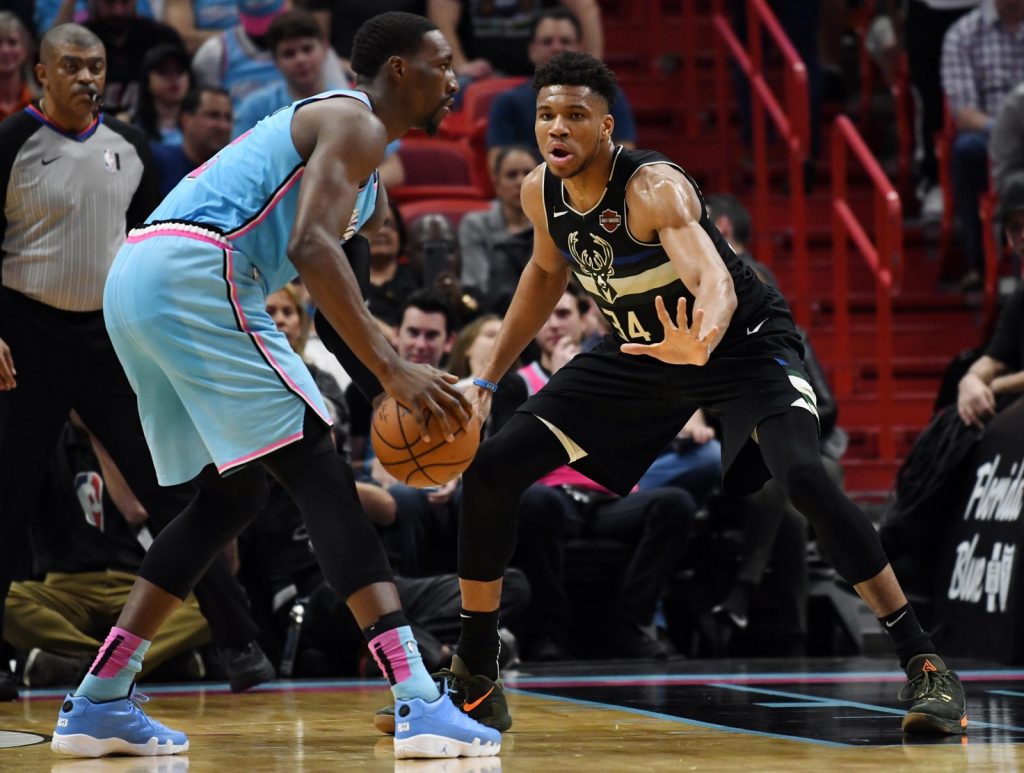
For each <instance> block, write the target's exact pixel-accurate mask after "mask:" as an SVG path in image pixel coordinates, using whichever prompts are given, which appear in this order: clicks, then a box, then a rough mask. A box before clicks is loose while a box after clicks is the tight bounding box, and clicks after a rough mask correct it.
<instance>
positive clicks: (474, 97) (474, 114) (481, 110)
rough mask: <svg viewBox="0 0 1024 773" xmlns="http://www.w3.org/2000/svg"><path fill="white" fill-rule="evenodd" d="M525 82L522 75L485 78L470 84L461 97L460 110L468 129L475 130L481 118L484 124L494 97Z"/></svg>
mask: <svg viewBox="0 0 1024 773" xmlns="http://www.w3.org/2000/svg"><path fill="white" fill-rule="evenodd" d="M525 82H526V78H524V77H516V78H487V79H486V80H482V81H476V82H475V83H472V84H470V85H469V86H468V87H467V88H466V95H465V96H464V97H463V98H462V111H463V112H464V113H465V114H466V125H467V127H468V128H469V130H470V131H477V130H478V129H477V127H478V126H479V124H480V121H481V120H483V121H484V126H486V121H487V116H489V115H490V114H491V103H492V102H494V100H495V98H496V97H497V96H498V95H499V94H502V93H504V92H506V91H508V90H509V89H513V88H515V87H516V86H518V85H520V84H521V83H525Z"/></svg>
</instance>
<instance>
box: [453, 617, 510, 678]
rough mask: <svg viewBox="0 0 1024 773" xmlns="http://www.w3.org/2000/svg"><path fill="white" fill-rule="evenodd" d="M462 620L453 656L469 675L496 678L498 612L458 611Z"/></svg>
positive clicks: (498, 644) (499, 646)
mask: <svg viewBox="0 0 1024 773" xmlns="http://www.w3.org/2000/svg"><path fill="white" fill-rule="evenodd" d="M459 618H460V619H461V620H462V633H461V634H460V636H459V643H458V644H457V645H456V646H455V654H456V655H458V656H459V658H460V659H461V660H462V662H463V663H465V664H466V667H467V668H468V669H469V673H470V674H472V675H473V676H486V677H488V678H489V679H497V678H498V651H499V649H500V648H501V640H500V639H499V638H498V610H497V609H495V610H494V611H493V612H470V611H468V610H465V609H460V610H459Z"/></svg>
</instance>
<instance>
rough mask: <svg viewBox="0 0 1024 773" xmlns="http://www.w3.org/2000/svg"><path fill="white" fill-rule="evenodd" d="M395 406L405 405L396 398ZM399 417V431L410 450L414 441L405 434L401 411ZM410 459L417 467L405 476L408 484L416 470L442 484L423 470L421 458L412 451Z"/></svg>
mask: <svg viewBox="0 0 1024 773" xmlns="http://www.w3.org/2000/svg"><path fill="white" fill-rule="evenodd" d="M395 406H396V407H395V410H400V409H401V408H404V407H405V406H403V405H402V404H401V403H399V402H398V400H395ZM405 410H407V411H408V410H409V409H408V408H406V409H405ZM410 413H411V411H410ZM397 418H398V431H399V432H401V433H402V440H404V441H405V448H406V450H409V449H410V448H411V447H412V443H410V442H409V438H408V437H406V434H405V422H404V421H402V414H401V413H399V414H398V417H397ZM427 421H428V423H429V421H430V419H429V418H428V419H427ZM422 437H423V436H422V435H421V436H420V438H422ZM409 461H411V462H412V463H413V464H415V465H416V469H415V470H412V472H410V473H409V474H408V475H406V476H405V481H404V482H405V484H406V485H408V484H409V479H410V477H411V476H412V475H413V473H416V472H420V473H422V474H423V477H424V478H426V479H427V480H429V481H430V482H431V483H433V484H434V485H435V486H437V485H440V484H439V483H438V482H437V481H436V480H434V479H433V478H431V477H430V476H429V475H427V473H426V472H425V471H424V470H423V466H422V465H421V464H420V463H419V460H418V459H417V458H416V457H415V455H413V454H412V453H411V452H410V454H409Z"/></svg>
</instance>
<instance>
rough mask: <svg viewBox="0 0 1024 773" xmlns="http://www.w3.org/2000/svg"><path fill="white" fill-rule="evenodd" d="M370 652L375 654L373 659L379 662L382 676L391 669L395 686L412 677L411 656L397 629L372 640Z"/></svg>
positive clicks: (385, 632)
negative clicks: (407, 652)
mask: <svg viewBox="0 0 1024 773" xmlns="http://www.w3.org/2000/svg"><path fill="white" fill-rule="evenodd" d="M370 652H372V653H373V659H374V660H376V661H377V665H378V666H380V671H381V673H382V674H387V672H388V669H389V668H390V669H391V675H392V676H393V677H394V680H395V684H398V683H399V682H404V681H405V680H406V679H408V678H409V677H410V676H412V669H411V668H409V656H408V655H407V654H406V652H405V647H404V646H403V645H402V637H401V636H399V635H398V629H397V628H392V629H391V630H390V631H384V633H382V634H378V635H377V636H374V637H373V638H372V639H370Z"/></svg>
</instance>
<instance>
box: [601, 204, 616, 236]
mask: <svg viewBox="0 0 1024 773" xmlns="http://www.w3.org/2000/svg"><path fill="white" fill-rule="evenodd" d="M597 222H599V223H600V224H601V227H602V228H603V229H604V230H606V231H607V232H608V233H610V234H613V233H615V232H616V231H617V230H618V229H619V225H621V223H622V216H621V215H620V214H619V213H618V212H616V211H615V210H614V209H606V210H605V211H604V212H602V213H601V216H600V217H599V218H598V219H597Z"/></svg>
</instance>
